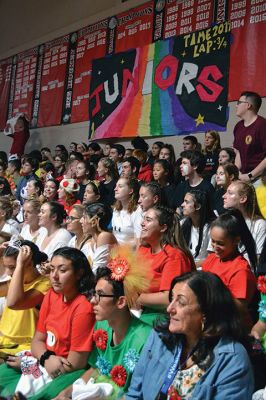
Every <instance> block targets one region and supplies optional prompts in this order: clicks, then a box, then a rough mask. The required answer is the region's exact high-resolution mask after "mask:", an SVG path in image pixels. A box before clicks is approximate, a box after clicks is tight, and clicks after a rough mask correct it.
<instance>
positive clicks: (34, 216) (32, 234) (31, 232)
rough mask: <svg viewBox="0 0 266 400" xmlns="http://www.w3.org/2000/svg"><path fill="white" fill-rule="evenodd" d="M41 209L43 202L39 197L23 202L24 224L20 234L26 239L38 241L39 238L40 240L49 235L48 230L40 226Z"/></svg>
mask: <svg viewBox="0 0 266 400" xmlns="http://www.w3.org/2000/svg"><path fill="white" fill-rule="evenodd" d="M40 209H41V202H40V201H39V200H37V199H32V200H26V201H25V203H24V204H23V214H24V225H23V227H22V230H21V233H20V236H22V237H23V239H24V240H30V241H31V242H33V243H36V241H37V239H38V240H39V241H40V240H42V239H43V238H44V237H45V236H46V235H47V230H46V229H45V228H44V227H41V226H39V212H40Z"/></svg>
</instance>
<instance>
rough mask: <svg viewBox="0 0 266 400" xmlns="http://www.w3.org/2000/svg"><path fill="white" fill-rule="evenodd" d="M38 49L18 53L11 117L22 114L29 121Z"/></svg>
mask: <svg viewBox="0 0 266 400" xmlns="http://www.w3.org/2000/svg"><path fill="white" fill-rule="evenodd" d="M37 58H38V47H34V48H33V49H30V50H27V51H24V52H22V53H19V54H18V56H17V71H16V78H15V93H14V100H13V104H12V106H13V108H12V116H15V115H16V114H18V113H24V114H26V116H27V117H28V119H29V120H31V113H32V98H33V91H34V87H35V79H36V67H37Z"/></svg>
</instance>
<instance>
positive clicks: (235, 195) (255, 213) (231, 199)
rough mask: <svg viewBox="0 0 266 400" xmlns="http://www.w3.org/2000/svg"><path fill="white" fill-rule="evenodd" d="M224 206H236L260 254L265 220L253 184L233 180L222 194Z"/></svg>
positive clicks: (265, 233)
mask: <svg viewBox="0 0 266 400" xmlns="http://www.w3.org/2000/svg"><path fill="white" fill-rule="evenodd" d="M223 199H224V208H236V209H237V210H239V211H240V212H241V214H242V215H243V217H244V219H245V221H246V224H247V226H248V228H249V230H250V232H251V233H252V236H253V238H254V240H255V243H256V246H257V255H260V254H261V250H262V246H263V242H264V239H265V235H266V221H265V219H264V218H263V216H262V214H261V212H260V209H259V206H258V202H257V197H256V191H255V188H254V186H253V185H251V184H250V183H247V182H243V181H234V182H232V183H231V184H230V185H229V186H228V188H227V191H226V193H225V194H224V196H223Z"/></svg>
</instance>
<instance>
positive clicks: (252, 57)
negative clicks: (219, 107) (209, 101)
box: [228, 0, 266, 101]
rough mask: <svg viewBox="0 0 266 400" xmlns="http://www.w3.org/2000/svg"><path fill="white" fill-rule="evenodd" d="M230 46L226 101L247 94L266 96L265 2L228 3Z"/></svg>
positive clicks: (241, 0)
mask: <svg viewBox="0 0 266 400" xmlns="http://www.w3.org/2000/svg"><path fill="white" fill-rule="evenodd" d="M228 6H229V10H228V11H229V13H228V18H229V21H230V23H231V32H232V45H231V54H230V79H229V93H228V100H229V101H233V100H237V99H238V98H239V96H240V93H241V92H243V91H246V90H250V91H253V92H258V93H259V94H260V95H261V96H262V97H265V96H266V74H265V66H266V50H265V40H266V1H265V0H229V4H228Z"/></svg>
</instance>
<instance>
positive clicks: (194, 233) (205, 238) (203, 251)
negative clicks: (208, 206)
mask: <svg viewBox="0 0 266 400" xmlns="http://www.w3.org/2000/svg"><path fill="white" fill-rule="evenodd" d="M209 232H210V225H209V224H205V225H204V227H203V234H202V242H201V247H200V251H199V254H198V255H197V257H196V258H195V253H196V247H197V245H198V242H199V229H198V228H195V227H194V226H192V227H191V235H190V242H189V249H190V251H191V253H192V255H193V257H194V258H195V261H199V260H205V258H206V257H207V256H208V251H207V249H208V245H209V240H210V235H209Z"/></svg>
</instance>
